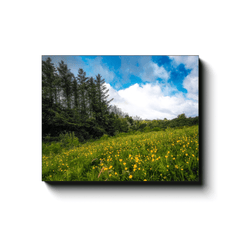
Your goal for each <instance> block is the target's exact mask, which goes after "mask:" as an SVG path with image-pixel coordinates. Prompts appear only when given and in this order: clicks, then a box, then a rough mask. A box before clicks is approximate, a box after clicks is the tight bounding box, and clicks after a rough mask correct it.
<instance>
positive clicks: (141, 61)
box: [42, 55, 198, 119]
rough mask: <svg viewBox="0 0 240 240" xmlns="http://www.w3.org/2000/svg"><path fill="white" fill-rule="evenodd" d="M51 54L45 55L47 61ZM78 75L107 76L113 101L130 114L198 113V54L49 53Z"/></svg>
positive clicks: (144, 116) (149, 116)
mask: <svg viewBox="0 0 240 240" xmlns="http://www.w3.org/2000/svg"><path fill="white" fill-rule="evenodd" d="M47 57H48V56H43V57H42V58H43V60H46V58H47ZM49 57H51V59H52V61H53V63H54V64H55V66H58V62H60V61H61V60H63V61H64V62H65V63H67V65H68V67H69V68H70V69H71V72H72V73H73V74H74V75H75V76H77V72H78V69H79V68H82V69H83V70H84V71H85V72H86V74H87V76H88V77H90V76H93V77H95V76H96V75H97V74H98V73H99V74H101V75H102V77H103V78H104V79H105V82H106V84H107V87H108V89H109V95H110V96H109V98H114V100H113V101H112V102H111V104H112V105H116V106H117V107H118V108H121V109H122V111H123V112H125V113H128V114H129V115H130V116H138V117H141V118H142V119H164V118H167V119H173V118H175V117H177V115H179V114H182V113H185V114H186V116H187V117H195V116H198V56H155V55H154V56H49Z"/></svg>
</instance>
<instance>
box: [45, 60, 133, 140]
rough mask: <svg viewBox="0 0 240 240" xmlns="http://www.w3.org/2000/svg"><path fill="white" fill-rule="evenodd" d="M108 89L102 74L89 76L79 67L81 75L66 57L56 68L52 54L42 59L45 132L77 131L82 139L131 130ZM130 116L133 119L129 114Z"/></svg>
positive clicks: (54, 133)
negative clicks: (67, 61)
mask: <svg viewBox="0 0 240 240" xmlns="http://www.w3.org/2000/svg"><path fill="white" fill-rule="evenodd" d="M108 91H109V90H108V89H107V87H106V85H105V80H104V79H103V78H102V76H101V75H100V74H98V75H97V76H96V77H95V78H94V77H87V76H86V72H84V70H83V69H81V68H79V70H78V74H77V76H74V74H73V73H72V72H71V70H70V69H69V68H68V66H67V64H66V63H64V62H63V61H61V62H59V63H58V67H57V68H56V67H55V66H54V64H53V63H52V60H51V58H47V60H46V61H42V136H43V138H44V137H46V136H47V135H51V136H52V137H57V136H59V134H61V133H62V132H75V135H76V136H77V137H78V138H80V139H79V140H82V141H83V140H87V139H90V138H98V137H101V136H102V135H103V134H108V135H114V133H115V132H116V131H118V132H122V131H125V132H126V131H128V126H129V123H128V121H127V120H123V119H122V118H121V117H123V116H122V115H123V113H122V112H121V110H120V109H118V111H115V112H114V110H116V109H117V108H116V106H111V105H110V102H111V101H112V100H113V99H111V100H108V97H109V95H108ZM128 119H131V118H130V117H128Z"/></svg>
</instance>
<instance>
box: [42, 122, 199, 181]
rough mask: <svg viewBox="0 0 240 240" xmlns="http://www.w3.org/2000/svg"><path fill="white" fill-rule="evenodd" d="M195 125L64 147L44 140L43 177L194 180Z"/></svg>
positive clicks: (61, 178)
mask: <svg viewBox="0 0 240 240" xmlns="http://www.w3.org/2000/svg"><path fill="white" fill-rule="evenodd" d="M198 145H199V144H198V126H192V127H187V128H183V129H175V130H174V129H167V130H166V131H158V132H150V133H141V134H137V135H127V136H119V137H109V138H107V137H106V136H105V137H104V138H103V139H100V140H97V141H95V142H91V143H85V144H81V145H80V144H78V143H77V142H75V145H71V147H72V148H71V149H69V146H68V148H63V145H61V143H52V144H51V145H46V144H43V157H42V180H43V181H197V180H198V178H199V159H198V152H199V150H198Z"/></svg>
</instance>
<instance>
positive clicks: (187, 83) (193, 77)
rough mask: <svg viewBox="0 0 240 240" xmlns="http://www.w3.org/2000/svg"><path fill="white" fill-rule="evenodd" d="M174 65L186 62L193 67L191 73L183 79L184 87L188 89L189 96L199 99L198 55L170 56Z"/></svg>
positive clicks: (186, 66) (188, 67)
mask: <svg viewBox="0 0 240 240" xmlns="http://www.w3.org/2000/svg"><path fill="white" fill-rule="evenodd" d="M169 58H171V59H172V60H173V65H175V66H177V65H179V64H184V65H185V68H187V69H191V70H192V71H191V72H190V74H189V75H187V76H186V77H185V79H184V80H183V87H184V88H185V89H186V90H187V98H189V99H193V100H196V101H198V81H199V79H198V56H170V57H169Z"/></svg>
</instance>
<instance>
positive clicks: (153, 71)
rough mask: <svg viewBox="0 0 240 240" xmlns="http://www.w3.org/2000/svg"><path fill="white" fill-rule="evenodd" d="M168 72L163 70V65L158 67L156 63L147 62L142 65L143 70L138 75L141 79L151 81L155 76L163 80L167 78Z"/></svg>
mask: <svg viewBox="0 0 240 240" xmlns="http://www.w3.org/2000/svg"><path fill="white" fill-rule="evenodd" d="M169 76H170V74H169V73H168V72H167V71H166V70H165V68H164V67H163V66H161V67H159V66H158V65H157V64H156V63H153V62H151V61H150V62H148V63H147V64H146V65H144V66H143V72H141V73H140V74H139V77H140V78H141V79H142V80H143V81H147V82H152V81H155V80H156V79H157V78H161V79H163V80H165V81H167V80H168V79H169Z"/></svg>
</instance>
